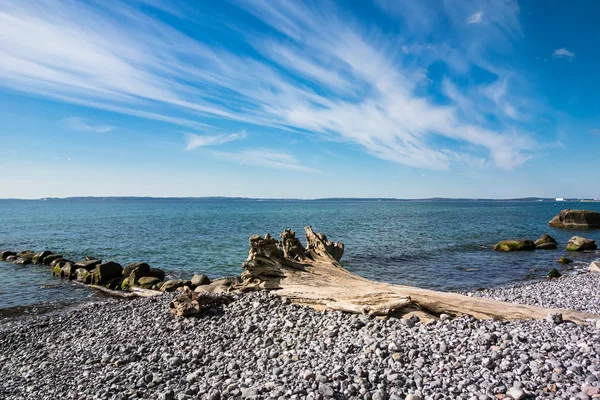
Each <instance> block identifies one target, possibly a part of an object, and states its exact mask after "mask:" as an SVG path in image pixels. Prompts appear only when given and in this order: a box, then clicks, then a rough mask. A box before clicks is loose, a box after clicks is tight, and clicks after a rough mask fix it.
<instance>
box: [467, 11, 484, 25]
mask: <svg viewBox="0 0 600 400" xmlns="http://www.w3.org/2000/svg"><path fill="white" fill-rule="evenodd" d="M481 21H483V12H482V11H478V12H476V13H474V14H471V15H470V16H469V18H467V24H479V23H481Z"/></svg>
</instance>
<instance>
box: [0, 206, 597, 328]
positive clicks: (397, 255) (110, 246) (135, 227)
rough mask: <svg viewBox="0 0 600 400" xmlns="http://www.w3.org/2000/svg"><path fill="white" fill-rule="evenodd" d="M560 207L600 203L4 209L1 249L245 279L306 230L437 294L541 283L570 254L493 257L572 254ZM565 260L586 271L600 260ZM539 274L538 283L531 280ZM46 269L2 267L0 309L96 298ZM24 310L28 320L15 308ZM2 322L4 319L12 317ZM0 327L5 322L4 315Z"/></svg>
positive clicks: (383, 273)
mask: <svg viewBox="0 0 600 400" xmlns="http://www.w3.org/2000/svg"><path fill="white" fill-rule="evenodd" d="M564 208H585V209H590V210H596V211H600V203H565V202H563V203H554V202H484V201H464V202H387V201H268V200H265V201H256V200H233V199H227V200H223V199H210V200H208V199H105V200H103V199H67V200H47V201H23V200H0V221H2V223H1V224H0V249H14V250H23V249H32V250H44V249H50V250H52V251H54V252H60V253H62V254H63V255H65V256H67V257H69V258H71V259H81V258H82V257H83V256H85V255H89V256H93V257H97V258H101V259H104V260H114V261H117V262H120V263H121V264H123V265H125V264H128V263H131V262H135V261H146V262H149V263H150V264H152V265H153V266H155V267H160V268H164V269H165V270H167V271H168V272H169V273H171V274H172V275H173V276H186V277H189V276H191V274H193V273H205V274H207V275H209V276H211V277H217V276H223V275H238V274H239V273H240V270H241V269H240V265H241V263H242V262H243V261H244V259H245V258H246V256H247V253H248V238H249V237H250V236H251V235H253V234H264V233H266V232H270V233H271V234H273V235H278V234H279V232H281V230H283V229H284V228H286V227H290V228H292V229H294V230H295V231H296V232H297V233H299V235H298V236H299V237H302V238H303V227H304V226H305V225H307V224H311V225H312V226H313V228H314V229H315V231H318V232H324V233H325V234H326V235H327V236H328V237H329V239H331V240H334V241H338V240H339V241H342V242H344V244H345V245H346V253H345V255H344V258H343V259H342V263H343V265H344V266H345V267H346V268H348V269H349V270H351V271H353V272H356V273H358V274H360V275H363V276H365V277H367V278H370V279H376V280H382V281H388V282H394V283H400V284H407V285H415V286H420V287H426V288H433V289H440V290H472V289H475V288H478V287H490V286H497V285H501V284H506V283H510V282H514V281H518V280H522V279H524V278H532V277H536V276H543V275H544V274H546V273H547V272H548V271H549V270H550V269H551V268H553V267H557V266H558V264H557V263H556V259H558V258H559V257H560V256H561V255H564V254H565V252H564V251H563V250H560V249H559V250H556V251H536V252H527V253H497V252H493V251H491V246H492V245H493V244H494V243H496V242H498V241H500V240H502V239H508V238H520V237H527V238H531V239H533V240H535V239H536V238H537V237H539V236H540V235H541V234H543V233H549V234H550V235H552V236H554V237H555V238H556V239H557V240H558V241H559V243H560V246H559V247H560V248H561V249H564V245H565V244H566V242H567V240H568V239H569V238H570V237H571V236H573V235H576V234H581V235H584V236H586V237H590V238H593V239H597V240H598V241H599V242H600V230H591V231H573V230H557V229H553V228H549V227H548V226H547V224H548V221H549V220H550V219H551V218H552V217H553V216H554V215H556V214H557V213H558V212H559V211H560V210H561V209H564ZM569 257H571V258H573V259H575V260H576V261H577V263H576V266H579V267H583V266H586V265H587V264H589V262H590V261H591V260H593V259H597V258H600V254H599V253H597V252H595V253H585V254H573V255H569ZM531 269H537V272H530V270H531ZM93 296H94V294H93V293H91V292H90V291H89V290H87V289H86V288H82V287H80V286H77V285H75V284H72V283H66V282H62V281H60V280H59V279H56V278H53V277H52V276H51V272H50V270H49V269H48V268H47V267H41V266H25V267H20V266H14V265H12V264H6V263H0V309H7V308H12V307H23V306H31V305H37V307H38V308H40V306H39V304H40V303H53V302H73V301H81V300H86V299H89V298H91V297H93ZM16 310H17V311H18V310H20V309H16ZM5 311H6V310H5ZM0 317H1V316H0Z"/></svg>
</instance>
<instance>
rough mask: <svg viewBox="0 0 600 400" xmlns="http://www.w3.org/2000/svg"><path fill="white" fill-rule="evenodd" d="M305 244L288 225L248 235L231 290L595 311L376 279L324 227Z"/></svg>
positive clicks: (469, 307) (347, 307)
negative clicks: (345, 259)
mask: <svg viewBox="0 0 600 400" xmlns="http://www.w3.org/2000/svg"><path fill="white" fill-rule="evenodd" d="M305 230H306V241H307V245H306V247H304V246H303V245H302V243H301V242H300V240H298V239H297V238H296V235H295V233H294V232H293V231H292V230H289V229H286V230H285V231H283V233H281V235H280V238H281V240H276V239H275V238H273V237H272V236H270V235H269V234H266V235H265V236H264V237H261V236H258V235H256V236H252V237H251V238H250V252H249V255H248V259H247V260H246V261H245V262H244V264H243V265H242V266H243V268H244V271H243V273H242V275H241V280H240V281H238V282H236V283H234V284H233V285H232V287H231V290H239V291H250V290H262V289H267V290H273V291H275V293H277V294H278V295H280V296H282V297H286V298H288V299H290V300H291V301H293V302H295V303H297V304H302V305H307V306H311V307H313V308H316V309H319V310H323V309H331V310H339V311H345V312H351V313H359V314H369V315H374V316H396V317H402V316H407V315H409V314H412V313H415V312H419V313H421V315H423V314H425V315H426V316H429V317H431V318H435V317H437V316H439V315H440V314H450V315H453V316H464V315H470V316H473V317H475V318H478V319H495V320H514V319H544V318H546V316H547V315H548V314H549V313H555V312H561V313H562V314H563V318H564V319H565V320H570V321H573V322H575V323H578V324H582V323H586V322H587V321H588V320H592V319H598V318H599V316H597V315H594V314H589V313H584V312H579V311H575V310H565V309H547V308H541V307H533V306H527V305H520V304H513V303H504V302H500V301H495V300H489V299H483V298H475V297H469V296H464V295H461V294H458V293H447V292H436V291H433V290H427V289H419V288H416V287H411V286H401V285H393V284H388V283H383V282H374V281H370V280H368V279H365V278H362V277H360V276H358V275H355V274H353V273H351V272H349V271H347V270H346V269H344V268H343V267H342V266H341V265H340V263H339V260H340V259H341V257H342V255H343V253H344V245H343V244H342V243H339V242H338V243H333V242H330V241H329V240H327V237H326V236H325V235H323V234H322V233H315V232H313V230H312V228H311V227H310V226H308V227H306V228H305Z"/></svg>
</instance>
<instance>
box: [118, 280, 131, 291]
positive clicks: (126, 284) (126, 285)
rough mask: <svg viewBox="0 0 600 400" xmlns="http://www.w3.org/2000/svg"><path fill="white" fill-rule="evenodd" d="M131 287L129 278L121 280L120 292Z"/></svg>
mask: <svg viewBox="0 0 600 400" xmlns="http://www.w3.org/2000/svg"><path fill="white" fill-rule="evenodd" d="M132 286H133V283H132V282H131V281H130V280H129V278H123V280H122V281H121V290H129V289H131V287H132Z"/></svg>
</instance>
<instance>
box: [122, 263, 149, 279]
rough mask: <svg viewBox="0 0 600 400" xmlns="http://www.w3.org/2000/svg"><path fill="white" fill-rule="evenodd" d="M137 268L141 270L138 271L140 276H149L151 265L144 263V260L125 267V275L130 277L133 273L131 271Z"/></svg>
mask: <svg viewBox="0 0 600 400" xmlns="http://www.w3.org/2000/svg"><path fill="white" fill-rule="evenodd" d="M136 270H139V271H138V272H139V273H140V275H139V277H142V276H149V273H150V265H148V264H146V263H143V262H138V263H134V264H129V265H128V266H126V267H125V268H123V276H124V277H129V276H130V275H131V273H132V272H133V271H136Z"/></svg>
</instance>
